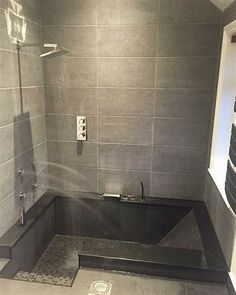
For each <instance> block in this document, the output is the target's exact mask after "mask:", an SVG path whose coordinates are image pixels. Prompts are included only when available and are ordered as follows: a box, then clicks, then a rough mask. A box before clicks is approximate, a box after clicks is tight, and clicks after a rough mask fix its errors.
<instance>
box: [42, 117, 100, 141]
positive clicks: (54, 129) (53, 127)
mask: <svg viewBox="0 0 236 295" xmlns="http://www.w3.org/2000/svg"><path fill="white" fill-rule="evenodd" d="M46 123H47V138H48V140H64V141H76V140H77V133H76V124H77V118H76V116H75V115H47V120H46ZM87 135H88V137H87V140H88V142H96V141H97V117H95V116H92V117H91V116H87Z"/></svg>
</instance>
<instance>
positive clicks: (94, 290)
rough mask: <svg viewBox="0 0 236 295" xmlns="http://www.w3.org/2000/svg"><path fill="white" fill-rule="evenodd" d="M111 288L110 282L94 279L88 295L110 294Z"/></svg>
mask: <svg viewBox="0 0 236 295" xmlns="http://www.w3.org/2000/svg"><path fill="white" fill-rule="evenodd" d="M111 288H112V283H111V282H108V281H103V280H96V281H94V282H93V283H92V284H91V286H90V290H89V294H88V295H110V294H111Z"/></svg>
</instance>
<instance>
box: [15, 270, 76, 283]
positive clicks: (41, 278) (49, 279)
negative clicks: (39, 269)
mask: <svg viewBox="0 0 236 295" xmlns="http://www.w3.org/2000/svg"><path fill="white" fill-rule="evenodd" d="M14 279H15V280H19V281H27V282H35V283H41V284H49V285H58V286H65V287H71V286H72V283H73V280H74V279H73V278H72V279H71V278H64V277H54V276H52V275H42V274H37V273H33V272H24V271H19V272H18V273H17V274H16V275H15V277H14Z"/></svg>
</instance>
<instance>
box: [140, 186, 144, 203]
mask: <svg viewBox="0 0 236 295" xmlns="http://www.w3.org/2000/svg"><path fill="white" fill-rule="evenodd" d="M140 185H141V200H142V201H144V185H143V182H142V181H140Z"/></svg>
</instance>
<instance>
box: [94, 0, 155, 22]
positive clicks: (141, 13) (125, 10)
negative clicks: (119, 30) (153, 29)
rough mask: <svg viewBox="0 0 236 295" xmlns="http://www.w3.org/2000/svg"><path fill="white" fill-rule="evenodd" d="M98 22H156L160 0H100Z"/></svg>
mask: <svg viewBox="0 0 236 295" xmlns="http://www.w3.org/2000/svg"><path fill="white" fill-rule="evenodd" d="M97 2H98V24H102V25H103V24H109V25H111V24H118V25H119V24H155V23H157V16H158V5H159V0H129V1H125V0H114V1H110V0H98V1H97Z"/></svg>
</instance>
